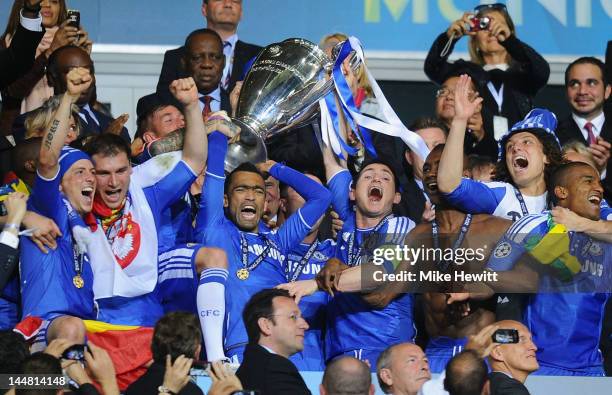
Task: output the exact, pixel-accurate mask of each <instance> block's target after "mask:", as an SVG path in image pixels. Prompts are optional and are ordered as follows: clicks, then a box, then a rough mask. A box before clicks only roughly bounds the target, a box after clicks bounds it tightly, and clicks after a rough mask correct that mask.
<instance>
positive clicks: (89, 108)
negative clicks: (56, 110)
mask: <svg viewBox="0 0 612 395" xmlns="http://www.w3.org/2000/svg"><path fill="white" fill-rule="evenodd" d="M83 111H87V113H89V116H90V117H91V118H92V119H93V120H94V122H95V123H96V125H98V126H100V121H98V117H96V114H94V113H93V111H92V110H91V107H89V104H85V105H84V106H83V107H81V111H80V112H79V116H80V117H81V118H82V119H83V120H84V121H85V122H87V118H85V115H83Z"/></svg>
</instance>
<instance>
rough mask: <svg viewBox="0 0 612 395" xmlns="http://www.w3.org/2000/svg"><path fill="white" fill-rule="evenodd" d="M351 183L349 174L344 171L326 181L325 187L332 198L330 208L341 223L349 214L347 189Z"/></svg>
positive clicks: (349, 206)
mask: <svg viewBox="0 0 612 395" xmlns="http://www.w3.org/2000/svg"><path fill="white" fill-rule="evenodd" d="M352 181H353V179H352V177H351V173H350V172H349V171H348V170H346V169H345V170H342V171H339V172H338V173H336V174H334V175H333V176H332V178H331V179H330V180H328V181H327V187H328V188H329V190H330V191H331V196H332V207H333V209H334V211H335V212H336V213H338V215H339V216H340V219H341V220H343V221H346V219H347V218H348V217H349V215H350V213H351V205H350V201H349V189H350V187H351V182H352Z"/></svg>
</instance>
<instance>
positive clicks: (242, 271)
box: [236, 268, 250, 280]
mask: <svg viewBox="0 0 612 395" xmlns="http://www.w3.org/2000/svg"><path fill="white" fill-rule="evenodd" d="M249 274H250V273H249V271H248V269H245V268H242V269H238V271H237V272H236V277H238V278H239V279H240V280H246V279H247V278H249Z"/></svg>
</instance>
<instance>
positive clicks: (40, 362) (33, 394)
mask: <svg viewBox="0 0 612 395" xmlns="http://www.w3.org/2000/svg"><path fill="white" fill-rule="evenodd" d="M21 371H22V373H23V374H27V375H34V374H53V375H61V374H62V366H61V365H60V361H59V359H57V358H55V357H54V356H53V355H49V354H45V353H43V352H37V353H34V354H32V355H30V356H29V357H27V358H26V359H25V360H24V361H23V363H22V364H21ZM56 392H57V390H53V389H17V390H16V391H15V393H16V394H19V395H44V394H55V393H56Z"/></svg>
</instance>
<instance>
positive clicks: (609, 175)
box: [555, 114, 612, 201]
mask: <svg viewBox="0 0 612 395" xmlns="http://www.w3.org/2000/svg"><path fill="white" fill-rule="evenodd" d="M607 115H608V114H606V120H605V121H604V124H603V127H602V128H601V133H600V134H599V136H600V137H601V138H602V139H604V140H606V141H607V142H609V143H612V119H611V118H610V117H608V116H607ZM555 133H556V134H557V137H558V138H559V142H560V143H561V145H563V144H565V143H567V142H569V141H572V140H576V141H580V142H581V143H583V144H585V145H586V146H587V147H588V145H589V144H588V143H587V141H586V140H585V138H584V136H583V135H582V132H581V131H580V129H579V128H578V125H577V124H576V122H575V121H574V118H572V116H571V115H570V116H569V117H567V118H565V119H563V120H562V121H561V122H559V125H558V126H557V130H556V131H555ZM602 185H603V187H604V190H605V191H604V194H605V196H604V197H605V198H606V200H607V201H610V199H612V160H609V161H608V166H607V168H606V178H605V179H603V180H602Z"/></svg>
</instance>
